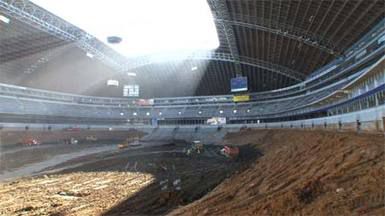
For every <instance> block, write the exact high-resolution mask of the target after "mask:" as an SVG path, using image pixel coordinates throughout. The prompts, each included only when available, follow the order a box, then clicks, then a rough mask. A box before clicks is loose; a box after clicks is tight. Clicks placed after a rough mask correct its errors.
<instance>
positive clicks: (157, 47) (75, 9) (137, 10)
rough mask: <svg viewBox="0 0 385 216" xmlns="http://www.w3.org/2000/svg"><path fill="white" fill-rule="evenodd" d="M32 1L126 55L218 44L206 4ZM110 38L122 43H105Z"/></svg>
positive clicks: (190, 0) (200, 0)
mask: <svg viewBox="0 0 385 216" xmlns="http://www.w3.org/2000/svg"><path fill="white" fill-rule="evenodd" d="M32 1H33V2H34V3H35V4H37V5H39V6H41V7H43V8H45V9H46V10H48V11H50V12H52V13H53V14H55V15H57V16H59V17H61V18H63V19H65V20H66V21H68V22H70V23H72V24H73V25H75V26H78V27H80V28H81V29H83V30H85V31H86V32H88V33H90V34H91V35H93V36H95V37H96V38H98V39H99V40H101V41H103V42H104V43H106V44H107V45H108V46H110V47H112V48H114V49H115V50H116V51H118V52H120V53H121V54H123V55H125V56H127V57H135V56H144V55H149V54H159V53H167V52H174V53H175V52H179V51H183V52H186V51H187V52H189V51H205V50H212V49H215V48H217V47H218V46H219V40H218V36H217V32H216V28H215V24H214V21H213V16H212V14H211V11H210V8H209V6H208V4H207V1H206V0H162V1H159V0H129V1H125V0H109V1H94V0H82V1H78V0H66V1H52V0H32ZM111 35H113V36H117V37H119V38H121V42H120V43H112V44H111V43H108V42H107V38H109V37H110V36H111Z"/></svg>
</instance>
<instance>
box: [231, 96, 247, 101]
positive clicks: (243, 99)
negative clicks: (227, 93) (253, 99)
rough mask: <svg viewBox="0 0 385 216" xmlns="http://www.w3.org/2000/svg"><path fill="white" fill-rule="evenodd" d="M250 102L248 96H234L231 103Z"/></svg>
mask: <svg viewBox="0 0 385 216" xmlns="http://www.w3.org/2000/svg"><path fill="white" fill-rule="evenodd" d="M249 100H250V95H234V96H233V102H246V101H249Z"/></svg>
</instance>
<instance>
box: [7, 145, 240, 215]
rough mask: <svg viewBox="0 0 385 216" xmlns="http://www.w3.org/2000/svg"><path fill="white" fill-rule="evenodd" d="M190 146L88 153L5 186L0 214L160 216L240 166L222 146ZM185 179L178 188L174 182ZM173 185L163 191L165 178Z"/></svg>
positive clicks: (169, 184)
mask: <svg viewBox="0 0 385 216" xmlns="http://www.w3.org/2000/svg"><path fill="white" fill-rule="evenodd" d="M185 147H186V144H178V145H168V146H158V147H151V148H142V149H124V150H121V151H118V152H112V153H111V152H110V153H106V154H95V155H90V156H83V157H81V158H77V159H73V160H71V161H68V162H65V163H62V164H61V165H58V166H54V167H52V169H60V168H64V170H62V171H61V172H60V173H57V174H53V175H46V176H41V177H34V178H23V179H19V180H17V181H13V182H8V183H2V184H0V215H20V214H21V215H23V214H24V215H160V214H166V213H167V212H169V211H170V210H172V209H175V208H177V207H178V206H180V205H186V204H188V203H190V202H192V201H194V200H196V199H199V198H201V197H202V196H203V195H205V194H206V193H207V192H208V191H210V190H212V189H213V188H214V187H215V186H216V185H218V184H219V183H220V182H221V181H222V180H223V179H225V178H226V177H229V176H230V175H231V173H232V172H233V171H235V170H237V169H238V168H239V166H240V165H241V164H242V162H231V161H228V159H226V158H225V157H223V156H221V155H219V150H220V147H218V146H210V147H206V148H205V151H204V153H202V154H200V155H194V156H190V157H188V156H186V155H185V154H184V153H183V148H185ZM177 179H180V181H181V183H180V187H181V189H180V190H178V189H177V188H176V186H174V185H173V182H174V181H175V180H177ZM165 180H166V181H168V183H167V185H168V188H167V189H165V190H162V189H161V187H162V186H161V182H162V181H165Z"/></svg>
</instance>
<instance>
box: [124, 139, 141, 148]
mask: <svg viewBox="0 0 385 216" xmlns="http://www.w3.org/2000/svg"><path fill="white" fill-rule="evenodd" d="M141 145H142V144H141V143H140V142H139V137H135V138H134V139H132V138H127V139H126V140H125V141H124V142H123V143H120V144H118V148H119V149H125V148H128V147H138V146H141Z"/></svg>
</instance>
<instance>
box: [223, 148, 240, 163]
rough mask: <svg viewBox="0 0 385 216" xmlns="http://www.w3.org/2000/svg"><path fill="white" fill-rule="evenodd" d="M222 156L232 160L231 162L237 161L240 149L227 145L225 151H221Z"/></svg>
mask: <svg viewBox="0 0 385 216" xmlns="http://www.w3.org/2000/svg"><path fill="white" fill-rule="evenodd" d="M221 154H222V155H224V156H226V157H227V158H230V159H231V160H236V159H237V158H238V156H239V148H238V147H230V146H226V145H225V146H224V147H223V149H221Z"/></svg>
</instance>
